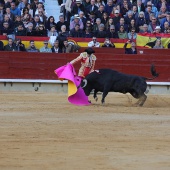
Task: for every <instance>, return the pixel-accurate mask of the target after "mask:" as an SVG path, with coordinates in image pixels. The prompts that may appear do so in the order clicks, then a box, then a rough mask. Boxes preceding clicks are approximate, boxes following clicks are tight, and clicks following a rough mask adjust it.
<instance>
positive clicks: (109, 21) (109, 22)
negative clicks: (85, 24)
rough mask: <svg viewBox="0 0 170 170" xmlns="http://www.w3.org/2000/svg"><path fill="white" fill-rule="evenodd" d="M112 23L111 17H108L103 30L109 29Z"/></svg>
mask: <svg viewBox="0 0 170 170" xmlns="http://www.w3.org/2000/svg"><path fill="white" fill-rule="evenodd" d="M111 25H114V22H113V18H109V19H108V21H107V23H106V25H105V30H106V31H108V30H109V29H110V26H111Z"/></svg>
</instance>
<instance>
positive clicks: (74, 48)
mask: <svg viewBox="0 0 170 170" xmlns="http://www.w3.org/2000/svg"><path fill="white" fill-rule="evenodd" d="M63 44H64V45H63V47H62V53H72V52H78V50H79V49H80V46H79V45H76V44H71V43H69V42H68V40H65V41H64V42H63Z"/></svg>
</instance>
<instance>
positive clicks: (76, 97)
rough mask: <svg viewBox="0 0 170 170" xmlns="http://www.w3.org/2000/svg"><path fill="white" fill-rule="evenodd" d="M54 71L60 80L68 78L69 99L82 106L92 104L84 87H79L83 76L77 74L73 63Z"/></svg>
mask: <svg viewBox="0 0 170 170" xmlns="http://www.w3.org/2000/svg"><path fill="white" fill-rule="evenodd" d="M54 72H55V73H56V74H57V76H58V78H59V79H60V80H68V101H69V102H70V103H72V104H75V105H80V106H83V105H89V104H90V103H89V101H88V97H87V96H86V95H85V93H84V91H83V89H82V88H81V87H80V88H77V87H78V86H79V85H80V82H81V78H80V77H78V76H77V75H76V72H75V69H74V67H73V65H72V64H70V63H69V64H67V65H64V66H62V67H59V68H57V69H56V70H55V71H54Z"/></svg>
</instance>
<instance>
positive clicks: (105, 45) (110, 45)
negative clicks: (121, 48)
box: [102, 37, 115, 48]
mask: <svg viewBox="0 0 170 170" xmlns="http://www.w3.org/2000/svg"><path fill="white" fill-rule="evenodd" d="M102 47H112V48H115V45H114V44H113V43H112V42H111V41H110V39H109V38H108V37H106V38H105V41H104V44H103V45H102Z"/></svg>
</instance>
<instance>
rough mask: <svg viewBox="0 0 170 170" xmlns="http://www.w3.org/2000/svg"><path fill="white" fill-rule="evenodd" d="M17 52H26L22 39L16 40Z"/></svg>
mask: <svg viewBox="0 0 170 170" xmlns="http://www.w3.org/2000/svg"><path fill="white" fill-rule="evenodd" d="M15 46H16V51H26V49H25V45H24V44H23V43H22V42H21V39H20V38H17V39H16V40H15Z"/></svg>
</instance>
